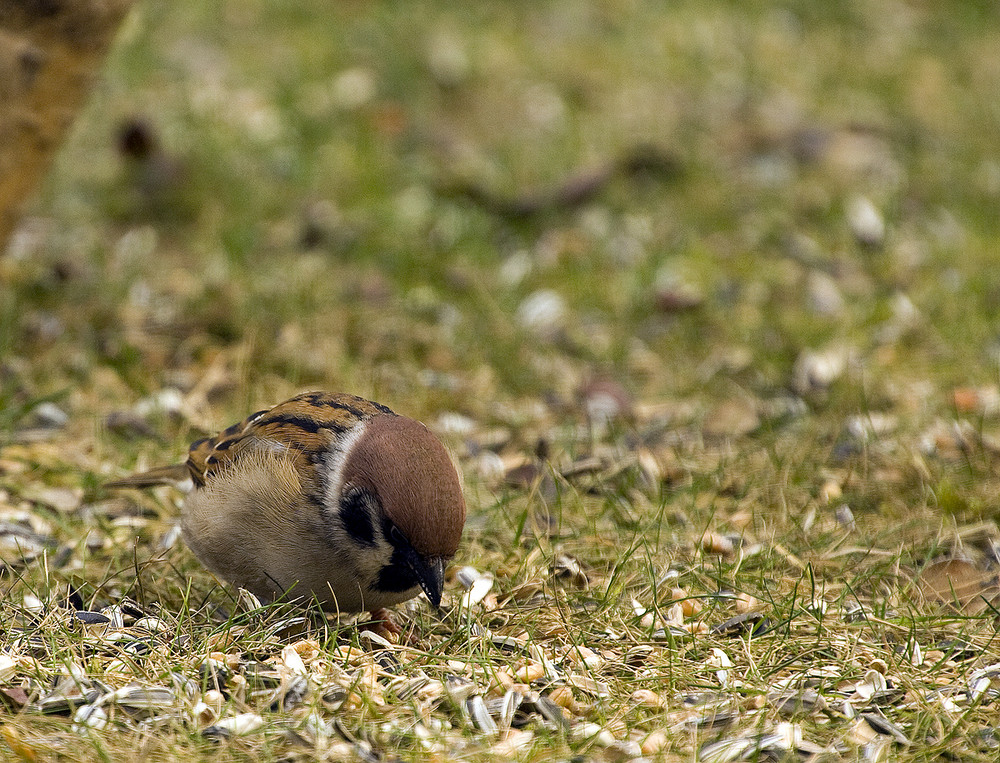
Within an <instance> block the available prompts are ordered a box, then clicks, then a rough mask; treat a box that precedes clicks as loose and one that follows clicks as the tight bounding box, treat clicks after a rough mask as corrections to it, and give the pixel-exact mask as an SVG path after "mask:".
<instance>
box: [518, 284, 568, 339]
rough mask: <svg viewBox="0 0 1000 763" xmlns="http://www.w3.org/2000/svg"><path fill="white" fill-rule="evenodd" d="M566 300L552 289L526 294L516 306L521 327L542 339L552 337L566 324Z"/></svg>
mask: <svg viewBox="0 0 1000 763" xmlns="http://www.w3.org/2000/svg"><path fill="white" fill-rule="evenodd" d="M566 316H567V308H566V301H565V300H564V299H563V298H562V296H560V295H559V293H558V292H555V291H553V290H552V289H541V290H539V291H536V292H534V293H532V294H530V295H528V296H527V297H526V298H525V299H524V301H523V302H521V304H520V305H519V306H518V308H517V321H518V323H520V324H521V326H522V327H524V328H526V329H527V330H529V331H531V332H532V333H534V334H537V335H538V336H540V337H542V338H543V339H553V338H555V337H556V335H558V333H559V331H560V330H562V328H563V327H564V326H565V324H566Z"/></svg>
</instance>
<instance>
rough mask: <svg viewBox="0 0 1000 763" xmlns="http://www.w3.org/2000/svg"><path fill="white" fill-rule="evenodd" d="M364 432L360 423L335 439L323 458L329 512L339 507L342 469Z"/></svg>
mask: <svg viewBox="0 0 1000 763" xmlns="http://www.w3.org/2000/svg"><path fill="white" fill-rule="evenodd" d="M364 432H365V423H364V422H363V421H362V422H361V423H359V424H357V425H355V426H354V427H353V428H351V429H349V430H348V431H346V432H344V434H342V435H340V436H339V437H337V438H336V439H335V440H334V442H333V444H332V445H331V446H330V450H329V451H328V452H327V453H326V455H325V456H324V458H323V464H324V474H323V477H324V481H325V485H326V496H325V497H326V505H327V509H328V510H329V511H336V510H337V509H338V508H339V506H340V493H341V490H342V489H343V486H344V467H345V466H346V464H347V457H348V456H349V455H350V453H351V451H352V450H353V449H354V446H355V445H356V444H357V442H358V440H360V439H361V435H363V434H364Z"/></svg>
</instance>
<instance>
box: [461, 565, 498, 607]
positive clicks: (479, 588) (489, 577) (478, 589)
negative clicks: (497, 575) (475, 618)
mask: <svg viewBox="0 0 1000 763" xmlns="http://www.w3.org/2000/svg"><path fill="white" fill-rule="evenodd" d="M466 569H472V568H471V567H469V568H466ZM494 582H495V581H494V578H493V573H492V572H484V573H477V575H476V578H475V579H474V580H473V581H472V583H471V584H470V585H469V586H468V589H469V590H467V591H466V592H465V593H464V594H463V595H462V602H461V606H462V607H463V608H465V609H468V608H470V607H474V606H476V605H477V604H480V603H482V601H483V600H484V599H485V598H486V597H487V596H489V593H490V591H492V590H493V584H494ZM491 601H494V600H493V599H491Z"/></svg>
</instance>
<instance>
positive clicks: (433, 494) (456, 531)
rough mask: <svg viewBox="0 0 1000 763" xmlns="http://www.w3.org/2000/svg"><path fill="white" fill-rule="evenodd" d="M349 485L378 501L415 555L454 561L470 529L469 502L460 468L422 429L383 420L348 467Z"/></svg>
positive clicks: (372, 426)
mask: <svg viewBox="0 0 1000 763" xmlns="http://www.w3.org/2000/svg"><path fill="white" fill-rule="evenodd" d="M344 484H345V485H347V484H349V485H353V486H356V487H362V488H367V489H368V490H370V491H372V492H373V493H374V494H375V495H377V496H378V498H379V501H380V502H381V504H382V508H383V510H384V511H385V513H386V515H387V516H388V517H389V519H390V520H391V521H392V522H393V524H395V525H396V527H398V528H399V529H400V530H401V531H402V532H403V534H404V535H406V537H407V539H408V540H409V541H410V544H411V545H412V546H413V548H414V549H416V551H417V552H418V553H420V554H422V555H424V556H444V557H448V558H450V557H452V556H454V554H455V551H457V550H458V544H459V541H460V540H461V538H462V528H463V527H464V525H465V498H464V497H463V496H462V488H461V485H460V484H459V481H458V474H457V472H456V471H455V466H454V464H453V463H452V461H451V459H450V458H449V457H448V452H447V451H446V450H445V449H444V446H443V445H442V444H441V442H440V441H439V440H438V439H437V438H436V437H435V436H434V435H433V434H431V433H430V431H429V430H428V429H427V427H425V426H424V425H423V424H421V423H419V422H417V421H414V420H413V419H408V418H406V417H405V416H396V415H392V414H379V415H376V416H373V417H372V418H371V419H369V420H368V421H367V422H366V423H365V431H364V433H363V434H362V435H361V437H360V438H359V439H358V442H357V444H356V445H355V446H354V448H353V449H352V450H351V453H350V455H349V457H348V460H347V463H346V464H345V465H344Z"/></svg>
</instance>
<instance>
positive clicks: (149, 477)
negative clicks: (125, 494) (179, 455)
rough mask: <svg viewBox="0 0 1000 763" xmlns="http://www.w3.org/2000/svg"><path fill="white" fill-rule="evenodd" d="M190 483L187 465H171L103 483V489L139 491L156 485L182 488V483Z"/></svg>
mask: <svg viewBox="0 0 1000 763" xmlns="http://www.w3.org/2000/svg"><path fill="white" fill-rule="evenodd" d="M190 481H191V473H190V472H189V471H188V468H187V464H173V465H172V466H160V467H157V468H155V469H150V470H149V471H148V472H141V473H140V474H132V475H130V476H128V477H122V478H121V479H120V480H111V481H110V482H105V483H104V487H106V488H111V489H114V488H123V487H131V488H140V489H141V488H145V487H155V486H157V485H174V486H175V487H184V483H186V482H187V483H190Z"/></svg>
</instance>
